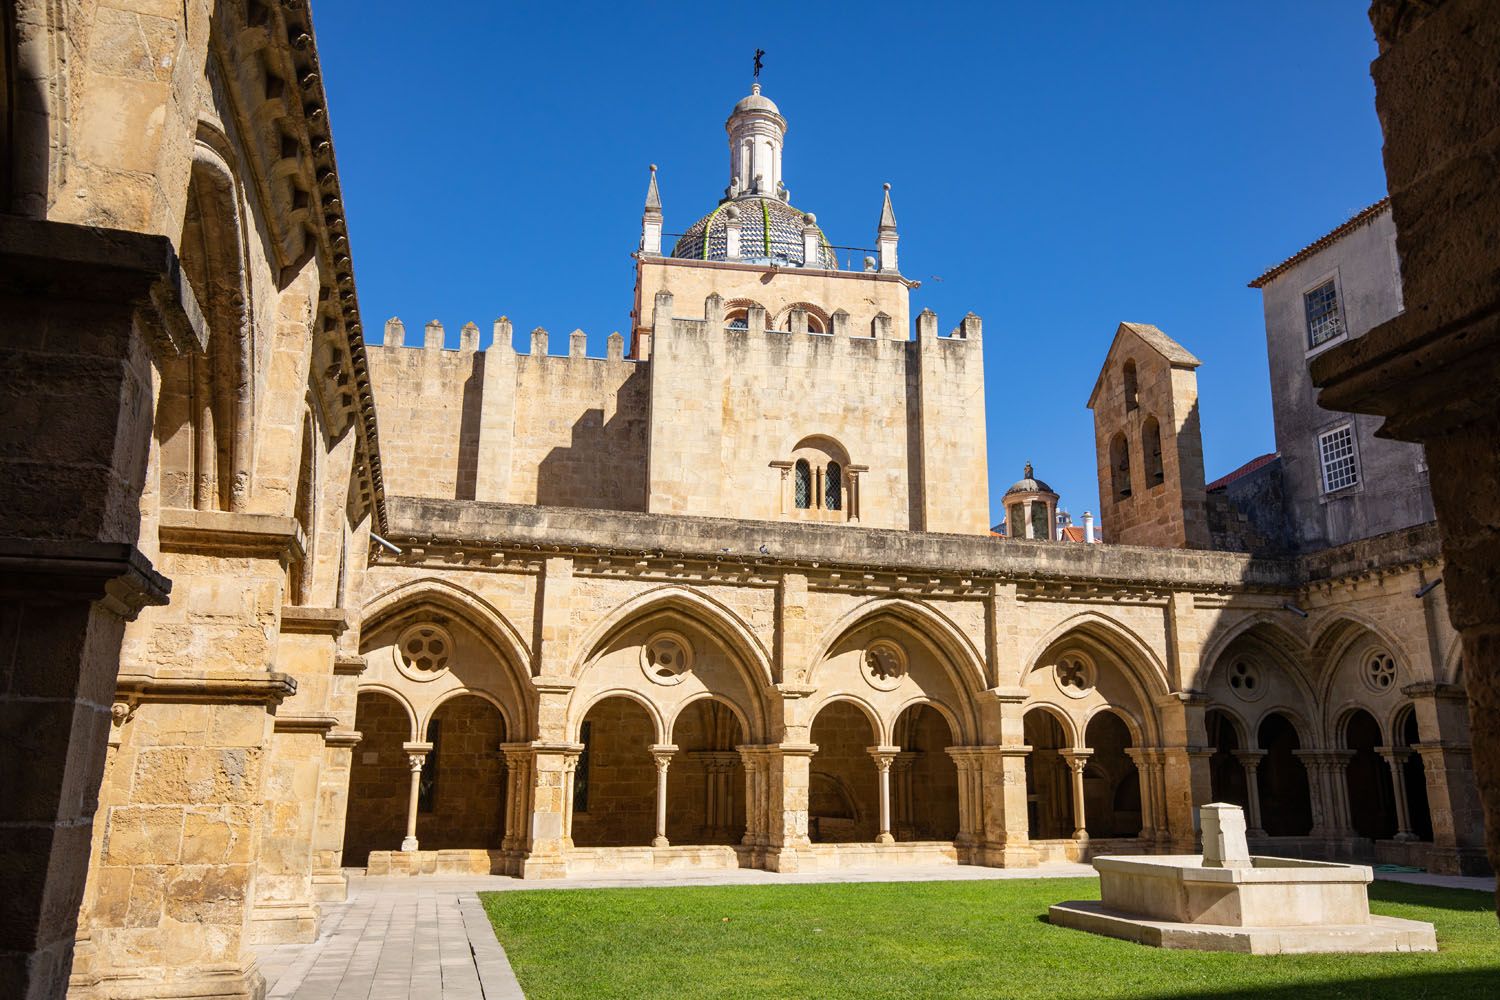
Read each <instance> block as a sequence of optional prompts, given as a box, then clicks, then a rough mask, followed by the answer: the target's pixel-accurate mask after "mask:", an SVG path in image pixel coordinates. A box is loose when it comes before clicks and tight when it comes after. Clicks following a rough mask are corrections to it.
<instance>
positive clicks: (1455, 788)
mask: <svg viewBox="0 0 1500 1000" xmlns="http://www.w3.org/2000/svg"><path fill="white" fill-rule="evenodd" d="M1412 749H1413V750H1415V751H1416V752H1417V753H1419V754H1421V755H1422V771H1423V773H1424V775H1425V777H1426V779H1427V808H1428V811H1429V812H1430V813H1431V815H1432V847H1433V850H1432V851H1431V852H1430V853H1429V857H1428V864H1427V868H1428V870H1429V871H1432V872H1435V873H1438V874H1444V875H1456V874H1464V875H1473V874H1482V873H1483V872H1484V859H1483V856H1482V853H1481V852H1482V849H1483V848H1482V841H1481V840H1480V838H1481V837H1482V836H1484V835H1485V829H1486V828H1485V826H1484V824H1483V822H1482V818H1481V816H1480V809H1479V801H1478V799H1479V792H1478V786H1477V784H1476V782H1475V780H1474V778H1475V776H1474V768H1473V757H1472V752H1471V749H1470V748H1469V747H1468V746H1465V745H1462V744H1450V743H1446V742H1443V743H1418V744H1415V745H1414V746H1413V747H1412Z"/></svg>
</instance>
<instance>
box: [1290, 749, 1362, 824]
mask: <svg viewBox="0 0 1500 1000" xmlns="http://www.w3.org/2000/svg"><path fill="white" fill-rule="evenodd" d="M1292 753H1294V754H1296V756H1297V757H1298V758H1300V759H1301V761H1302V766H1303V767H1304V768H1305V769H1306V770H1307V784H1308V791H1309V792H1310V793H1311V797H1312V811H1313V828H1312V836H1314V837H1323V838H1326V839H1330V840H1343V839H1346V838H1348V837H1350V836H1351V835H1352V833H1353V831H1351V830H1350V828H1349V823H1350V821H1349V786H1348V781H1347V779H1346V777H1345V771H1346V769H1347V768H1348V765H1349V761H1350V760H1352V759H1353V758H1354V751H1353V750H1293V751H1292Z"/></svg>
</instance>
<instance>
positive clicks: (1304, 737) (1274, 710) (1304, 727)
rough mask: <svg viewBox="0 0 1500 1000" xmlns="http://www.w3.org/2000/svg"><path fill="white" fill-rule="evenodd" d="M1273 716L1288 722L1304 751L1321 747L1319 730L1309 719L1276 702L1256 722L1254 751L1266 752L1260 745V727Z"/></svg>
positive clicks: (1288, 706) (1267, 707)
mask: <svg viewBox="0 0 1500 1000" xmlns="http://www.w3.org/2000/svg"><path fill="white" fill-rule="evenodd" d="M1273 715H1279V716H1281V717H1282V718H1283V719H1285V720H1286V721H1287V723H1288V724H1289V725H1290V726H1291V727H1292V730H1293V731H1294V732H1295V733H1296V734H1297V741H1298V743H1299V744H1300V746H1301V748H1302V749H1304V750H1305V749H1307V748H1309V747H1315V746H1318V745H1319V742H1318V740H1317V730H1316V729H1314V728H1313V726H1312V725H1311V724H1310V723H1309V721H1308V718H1307V716H1306V715H1304V714H1303V713H1302V712H1300V711H1298V710H1297V709H1295V708H1293V707H1291V706H1290V705H1287V704H1286V703H1284V702H1275V703H1273V704H1270V705H1267V706H1266V707H1265V708H1264V709H1263V710H1262V711H1261V713H1260V715H1259V716H1258V717H1257V718H1256V720H1255V742H1254V745H1253V746H1252V747H1251V748H1250V749H1253V750H1264V749H1266V748H1265V747H1263V746H1261V745H1260V727H1261V726H1263V725H1265V723H1266V720H1267V719H1269V718H1270V717H1271V716H1273Z"/></svg>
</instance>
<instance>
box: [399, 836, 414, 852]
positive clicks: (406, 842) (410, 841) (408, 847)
mask: <svg viewBox="0 0 1500 1000" xmlns="http://www.w3.org/2000/svg"><path fill="white" fill-rule="evenodd" d="M401 849H402V850H403V851H406V852H408V853H410V852H412V851H415V850H416V849H417V838H416V837H405V838H403V839H402V841H401Z"/></svg>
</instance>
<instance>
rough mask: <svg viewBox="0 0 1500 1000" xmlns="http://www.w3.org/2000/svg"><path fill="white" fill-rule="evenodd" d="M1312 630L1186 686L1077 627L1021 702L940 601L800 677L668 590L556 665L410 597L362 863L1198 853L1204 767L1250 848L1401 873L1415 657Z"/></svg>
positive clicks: (822, 646) (1245, 650)
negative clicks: (1196, 825) (541, 855)
mask: <svg viewBox="0 0 1500 1000" xmlns="http://www.w3.org/2000/svg"><path fill="white" fill-rule="evenodd" d="M1314 634H1315V635H1316V636H1317V639H1316V641H1315V643H1314V644H1312V645H1306V646H1304V645H1302V644H1300V643H1299V641H1298V640H1297V639H1296V638H1295V637H1294V636H1292V635H1291V634H1290V633H1289V632H1286V631H1284V630H1280V629H1278V628H1277V627H1276V626H1274V625H1273V624H1268V623H1265V622H1255V621H1251V622H1249V623H1248V624H1247V625H1246V626H1245V627H1242V628H1240V629H1238V630H1237V631H1235V632H1234V633H1233V634H1225V635H1223V636H1221V637H1220V638H1219V639H1218V640H1217V641H1216V642H1213V643H1210V644H1209V645H1208V646H1207V647H1206V654H1205V660H1204V666H1203V668H1202V669H1201V670H1198V671H1196V672H1190V673H1189V677H1190V681H1189V683H1191V684H1192V685H1193V686H1192V687H1190V688H1189V689H1188V690H1186V691H1173V690H1172V685H1171V684H1170V683H1169V681H1168V672H1167V668H1166V667H1165V666H1164V665H1163V664H1162V663H1161V661H1160V659H1159V658H1158V657H1157V656H1156V655H1155V654H1154V653H1153V652H1152V651H1151V650H1150V649H1149V648H1148V647H1147V646H1146V645H1145V644H1144V643H1143V642H1142V641H1141V640H1140V639H1139V638H1137V637H1136V636H1135V635H1134V634H1133V633H1132V632H1130V630H1128V629H1127V628H1125V627H1124V626H1123V625H1121V624H1119V623H1117V622H1114V621H1112V620H1110V619H1108V618H1106V617H1104V616H1101V615H1096V614H1085V615H1080V616H1073V617H1065V618H1064V619H1063V620H1062V621H1061V622H1060V623H1059V624H1058V625H1057V626H1056V627H1055V628H1054V629H1053V630H1052V631H1051V632H1049V633H1047V634H1045V635H1044V636H1042V637H1041V638H1040V639H1039V640H1038V642H1037V644H1036V646H1035V647H1034V648H1035V649H1036V650H1037V652H1035V653H1034V654H1033V655H1031V656H1029V658H1028V659H1027V661H1026V666H1025V668H1024V670H1022V671H1020V680H1021V684H1020V685H1019V686H1006V685H1004V684H1003V683H1001V684H999V685H997V684H996V683H995V679H992V678H987V677H986V676H985V674H984V672H983V668H982V667H981V666H980V663H979V659H978V657H977V655H976V654H975V653H974V652H973V647H972V643H970V641H969V640H968V638H967V637H966V636H965V635H964V634H963V633H962V632H961V631H960V630H958V629H956V628H953V627H952V626H951V623H949V622H946V620H945V619H944V618H943V617H942V616H941V615H939V614H937V613H936V612H934V611H933V610H932V609H930V608H927V607H925V606H923V605H921V604H919V603H917V602H906V601H871V602H867V603H866V604H864V605H861V606H859V607H858V608H856V609H855V610H854V611H851V612H850V613H848V614H846V615H845V616H843V617H842V618H841V619H839V620H838V621H836V622H835V623H834V624H832V625H831V626H829V627H828V629H827V630H826V631H825V632H824V634H823V637H822V638H821V639H819V640H817V641H815V642H814V643H812V644H811V645H810V647H809V648H810V649H811V650H812V652H811V654H810V656H809V662H810V663H811V664H812V665H811V666H810V667H809V668H808V669H807V670H806V671H804V672H800V673H799V674H797V675H796V676H795V677H793V678H788V677H786V676H782V675H780V674H778V673H776V672H775V671H773V669H772V667H771V657H769V656H768V655H767V654H766V653H765V652H764V650H763V648H762V647H761V646H760V645H759V641H758V640H757V639H755V637H754V635H753V633H752V632H751V630H750V629H749V628H748V627H746V626H745V624H744V623H743V622H740V621H737V620H736V616H735V615H734V613H733V612H730V611H729V610H728V609H726V608H723V607H722V606H719V605H717V604H715V603H714V602H713V601H710V600H707V599H697V598H691V597H689V596H687V595H686V593H685V592H677V591H673V592H670V593H667V594H665V596H663V595H661V594H658V595H655V596H652V595H651V594H649V593H648V594H646V595H642V596H640V597H638V598H635V599H632V600H631V601H628V602H626V603H625V604H623V605H621V606H620V607H617V608H616V609H615V610H614V611H613V612H611V613H610V614H608V615H605V616H603V617H602V618H601V619H600V620H599V622H598V623H596V624H595V625H594V626H593V627H592V629H591V630H589V631H587V632H586V633H585V634H584V635H583V636H582V637H581V638H580V639H579V640H578V642H577V646H576V655H574V656H573V658H572V660H571V661H570V662H569V663H568V664H567V670H566V673H564V674H562V675H560V676H552V677H543V676H539V675H538V674H537V673H536V671H535V669H534V668H533V667H532V666H531V663H532V661H533V659H534V658H533V656H532V655H531V653H530V652H529V650H528V648H527V644H526V643H525V642H523V641H522V640H521V639H520V638H519V636H520V633H519V632H518V631H517V630H516V629H514V628H512V627H510V626H509V625H508V624H507V623H506V622H505V621H504V618H503V616H501V615H500V614H499V613H498V612H496V611H495V610H494V609H493V608H490V607H489V606H487V605H485V604H484V603H483V602H482V601H480V600H478V599H477V598H475V597H473V596H472V595H469V594H466V593H464V592H462V591H460V590H458V589H457V588H454V587H450V586H448V585H446V584H442V583H440V582H436V581H429V582H428V583H426V584H422V585H407V586H405V587H403V588H397V589H396V590H394V591H392V592H390V593H388V594H387V595H385V596H384V597H383V598H381V599H378V600H377V601H375V602H373V603H372V606H371V613H370V621H369V623H368V624H367V625H366V626H365V629H364V659H365V662H366V665H367V666H366V670H365V673H364V676H362V677H361V679H360V689H359V699H358V710H357V717H356V722H355V728H356V729H357V730H358V732H359V733H360V734H361V743H360V745H359V746H358V747H357V748H356V750H355V752H354V759H353V762H352V767H351V774H350V780H349V800H348V819H347V822H346V827H345V837H344V863H345V864H347V865H354V866H359V865H368V866H369V867H370V868H371V870H405V869H412V870H417V869H422V868H423V866H424V865H425V870H434V866H436V870H441V865H442V863H443V859H444V858H447V859H449V860H450V861H452V860H453V859H458V860H456V861H453V863H454V864H460V865H467V866H469V867H470V870H473V869H477V868H483V869H485V870H493V871H505V872H515V873H526V874H531V873H532V869H531V868H530V867H528V866H529V865H531V863H532V859H534V857H535V855H536V853H537V844H538V843H539V842H543V841H549V842H555V844H556V852H557V856H558V859H557V861H556V864H557V865H558V866H560V868H558V869H552V870H549V871H548V872H547V873H555V872H556V871H567V872H584V871H600V870H619V869H621V868H629V867H632V866H640V865H647V866H656V867H662V866H667V867H671V866H674V865H678V866H680V865H723V866H729V865H741V866H770V867H784V866H785V865H786V864H787V860H786V852H788V851H792V852H795V853H797V854H798V855H799V856H801V857H802V858H803V862H802V863H804V864H806V863H812V864H828V865H837V864H842V863H850V861H849V859H851V858H856V857H857V858H860V859H863V860H868V859H869V858H871V857H879V856H880V854H881V852H882V851H888V852H889V851H901V852H905V853H903V854H901V855H900V856H901V857H902V858H903V859H908V860H909V859H910V858H912V857H923V858H931V859H945V860H949V861H957V862H973V863H1003V864H1010V863H1027V862H1034V861H1045V860H1063V859H1080V858H1086V857H1089V856H1092V855H1093V854H1096V853H1100V852H1103V851H1125V852H1130V851H1139V852H1147V851H1165V850H1174V849H1175V850H1182V849H1185V848H1184V843H1188V844H1190V843H1191V837H1192V835H1193V834H1192V831H1191V829H1188V830H1186V831H1185V830H1184V829H1183V824H1182V815H1181V813H1180V811H1178V810H1179V807H1178V806H1177V805H1174V802H1175V801H1176V799H1174V795H1176V796H1178V797H1180V796H1181V794H1182V793H1181V791H1180V790H1178V789H1177V786H1178V785H1179V784H1181V783H1182V782H1184V781H1185V782H1188V783H1191V784H1192V785H1193V791H1192V795H1193V796H1194V798H1196V799H1202V800H1203V801H1208V800H1209V799H1210V798H1211V799H1212V800H1216V801H1229V802H1236V803H1239V804H1241V805H1243V806H1245V808H1246V810H1247V816H1248V820H1249V824H1250V835H1251V837H1252V839H1253V840H1255V841H1256V842H1257V849H1259V850H1262V851H1270V852H1274V853H1280V854H1289V855H1324V856H1326V855H1329V854H1334V855H1338V854H1343V855H1350V856H1352V855H1358V854H1361V853H1363V854H1366V855H1368V854H1370V853H1371V852H1372V851H1373V852H1374V853H1376V854H1378V855H1379V856H1381V857H1391V858H1400V857H1402V856H1403V855H1402V850H1403V849H1404V848H1405V847H1407V846H1409V845H1413V844H1416V845H1420V844H1422V843H1423V842H1428V843H1430V842H1432V841H1433V839H1434V830H1433V823H1432V818H1431V813H1430V811H1429V809H1428V797H1429V787H1428V770H1427V766H1426V764H1425V759H1426V758H1428V757H1430V756H1431V755H1432V754H1433V753H1434V752H1435V751H1434V749H1433V748H1432V747H1431V746H1429V745H1425V744H1423V743H1422V742H1421V738H1420V736H1421V725H1422V723H1421V721H1420V720H1419V713H1418V712H1417V711H1416V709H1415V707H1414V705H1413V703H1412V699H1411V698H1409V697H1407V696H1406V695H1403V693H1402V688H1403V687H1406V686H1409V685H1408V684H1407V681H1406V678H1405V677H1404V676H1403V671H1404V669H1405V668H1404V667H1403V659H1402V651H1401V650H1400V649H1399V647H1398V646H1396V645H1395V644H1394V643H1392V642H1391V641H1390V640H1389V639H1388V637H1385V636H1382V635H1381V634H1380V633H1379V632H1378V631H1376V630H1374V629H1372V628H1370V627H1367V626H1365V625H1363V624H1361V623H1357V622H1353V621H1350V620H1348V619H1339V620H1337V621H1334V622H1332V623H1330V624H1328V625H1327V626H1326V627H1325V628H1323V629H1322V630H1320V631H1318V632H1315V633H1314ZM1320 661H1321V662H1320ZM1000 680H1001V681H1003V678H1001V679H1000ZM997 691H999V692H1002V694H1004V696H1003V697H1001V696H998V695H997V694H996V692H997ZM1007 692H1008V693H1007ZM987 699H993V702H987ZM987 704H989V706H990V707H988V708H986V705H987ZM1177 705H1185V706H1186V709H1185V710H1182V711H1180V712H1178V714H1176V715H1175V716H1174V715H1173V714H1172V713H1171V712H1170V711H1167V710H1168V709H1170V708H1173V707H1174V706H1177ZM987 713H988V714H987ZM1174 719H1176V720H1177V721H1176V722H1175V723H1174V722H1173V720H1174ZM1007 720H1009V721H1007ZM1173 725H1180V726H1184V727H1186V728H1185V729H1184V730H1182V731H1183V732H1185V733H1186V734H1187V735H1186V741H1187V748H1186V750H1185V751H1184V750H1183V749H1182V747H1181V744H1180V743H1179V744H1178V746H1176V747H1174V745H1173V742H1174V733H1173V730H1172V726H1173ZM1011 760H1015V761H1018V763H1016V765H1015V766H1014V768H1012V767H1011V765H1010V764H1009V763H1007V761H1011ZM1183 761H1185V762H1186V764H1187V767H1186V769H1185V770H1174V767H1179V766H1180V764H1181V762H1183ZM1008 783H1013V784H1015V785H1017V786H1023V787H1024V793H1025V794H1024V798H1021V797H1011V798H1008V797H1007V796H1006V795H1005V794H1004V789H1005V787H1006V786H1007V784H1008ZM549 804H551V805H552V806H554V807H555V808H548V805H549ZM551 824H555V828H554V826H552V825H551ZM996 831H999V834H998V837H999V838H1003V840H1004V842H1005V843H1006V845H1007V849H1008V850H1009V852H1010V853H1009V854H1007V855H1005V856H1004V857H1003V858H1000V859H997V858H996V856H995V854H993V853H989V854H986V852H985V851H984V850H983V849H982V845H983V844H984V843H985V842H986V841H987V840H988V841H990V842H993V841H994V840H996V839H997V834H996ZM913 852H916V853H915V854H914V853H913ZM434 858H435V859H436V860H432V859H434Z"/></svg>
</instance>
